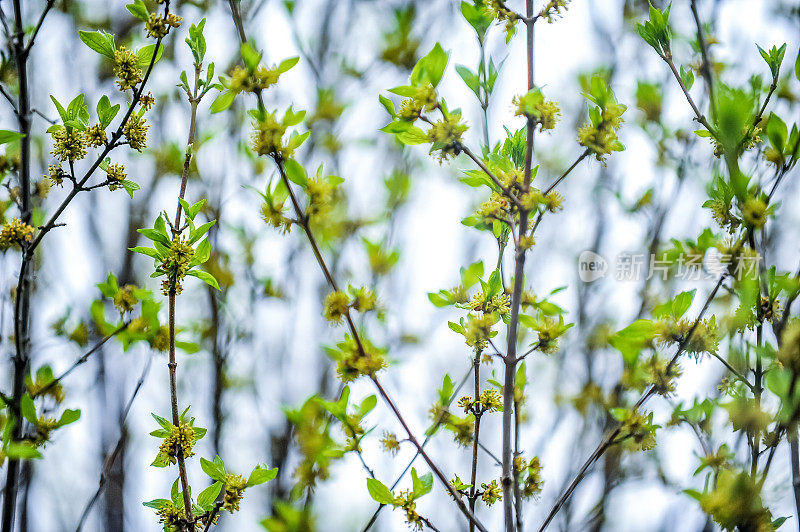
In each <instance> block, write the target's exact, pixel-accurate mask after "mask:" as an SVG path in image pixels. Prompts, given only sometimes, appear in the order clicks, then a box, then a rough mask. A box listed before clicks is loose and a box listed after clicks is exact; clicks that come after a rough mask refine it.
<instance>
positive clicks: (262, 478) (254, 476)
mask: <svg viewBox="0 0 800 532" xmlns="http://www.w3.org/2000/svg"><path fill="white" fill-rule="evenodd" d="M276 476H278V468H277V467H273V468H272V469H267V468H266V467H265V466H261V465H259V466H256V468H255V469H253V472H252V473H250V476H249V477H248V479H247V487H248V488H249V487H251V486H257V485H259V484H264V483H265V482H269V481H270V480H272V479H273V478H275V477H276Z"/></svg>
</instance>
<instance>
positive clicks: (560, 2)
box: [539, 0, 570, 24]
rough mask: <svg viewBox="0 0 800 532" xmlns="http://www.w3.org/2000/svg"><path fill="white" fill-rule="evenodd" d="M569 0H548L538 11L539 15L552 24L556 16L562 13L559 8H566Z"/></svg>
mask: <svg viewBox="0 0 800 532" xmlns="http://www.w3.org/2000/svg"><path fill="white" fill-rule="evenodd" d="M569 1H570V0H550V1H549V2H547V4H546V5H545V6H544V7H543V8H542V10H541V11H539V17H541V18H543V19H545V20H546V21H547V23H548V24H552V23H553V22H555V20H556V17H560V16H561V15H562V13H561V10H562V9H563V10H564V11H566V10H567V4H569Z"/></svg>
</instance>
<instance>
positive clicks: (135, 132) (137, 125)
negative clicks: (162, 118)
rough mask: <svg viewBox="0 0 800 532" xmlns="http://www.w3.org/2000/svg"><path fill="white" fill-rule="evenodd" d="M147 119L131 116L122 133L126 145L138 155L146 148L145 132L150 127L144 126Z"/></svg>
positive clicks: (135, 115)
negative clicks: (126, 142)
mask: <svg viewBox="0 0 800 532" xmlns="http://www.w3.org/2000/svg"><path fill="white" fill-rule="evenodd" d="M146 122H147V119H146V118H145V117H144V116H142V115H140V114H132V115H131V116H130V118H128V121H127V122H126V123H125V127H124V128H123V130H122V132H123V133H124V135H125V140H127V141H128V145H129V146H130V147H131V148H133V149H134V150H136V151H138V152H139V153H141V152H142V150H143V149H144V148H146V147H147V130H148V129H150V126H149V125H147V124H146Z"/></svg>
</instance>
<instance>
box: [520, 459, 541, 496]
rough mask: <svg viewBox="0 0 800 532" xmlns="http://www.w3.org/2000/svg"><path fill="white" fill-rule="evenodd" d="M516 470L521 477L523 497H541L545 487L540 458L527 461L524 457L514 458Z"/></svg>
mask: <svg viewBox="0 0 800 532" xmlns="http://www.w3.org/2000/svg"><path fill="white" fill-rule="evenodd" d="M514 470H515V471H516V472H517V474H518V475H520V477H521V484H522V486H521V491H522V496H523V497H524V498H526V499H529V498H531V497H534V496H536V495H539V494H540V493H541V492H542V486H544V479H543V478H542V464H541V462H540V461H539V457H538V456H534V457H533V458H531V459H530V460H525V458H523V457H522V456H518V457H516V458H514Z"/></svg>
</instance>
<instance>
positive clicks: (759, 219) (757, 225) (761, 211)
mask: <svg viewBox="0 0 800 532" xmlns="http://www.w3.org/2000/svg"><path fill="white" fill-rule="evenodd" d="M767 214H769V210H768V206H767V203H766V202H765V201H763V200H761V199H759V198H747V201H745V203H744V205H743V206H742V217H743V218H744V222H745V223H746V224H747V225H748V226H749V227H752V228H753V229H761V228H762V227H764V224H765V223H767Z"/></svg>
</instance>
